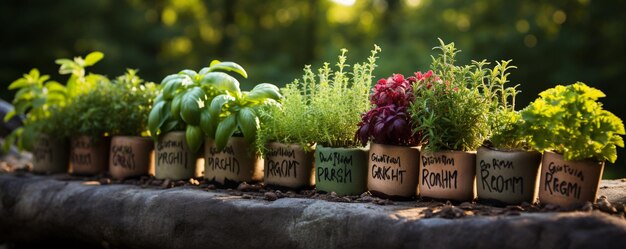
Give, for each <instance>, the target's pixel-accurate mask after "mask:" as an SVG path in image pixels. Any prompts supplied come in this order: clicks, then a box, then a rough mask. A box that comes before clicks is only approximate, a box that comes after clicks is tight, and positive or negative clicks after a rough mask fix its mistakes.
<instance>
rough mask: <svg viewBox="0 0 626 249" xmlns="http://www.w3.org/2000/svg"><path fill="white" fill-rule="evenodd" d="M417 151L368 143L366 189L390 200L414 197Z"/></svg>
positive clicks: (416, 179)
mask: <svg viewBox="0 0 626 249" xmlns="http://www.w3.org/2000/svg"><path fill="white" fill-rule="evenodd" d="M419 156H420V152H419V148H418V147H407V146H395V145H385V144H377V143H371V145H370V151H369V156H368V170H367V189H368V190H369V191H370V192H372V193H373V194H374V195H377V196H381V197H384V198H392V199H406V198H412V197H414V196H415V195H416V193H417V181H418V165H419Z"/></svg>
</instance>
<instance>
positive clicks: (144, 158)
mask: <svg viewBox="0 0 626 249" xmlns="http://www.w3.org/2000/svg"><path fill="white" fill-rule="evenodd" d="M152 153H154V143H153V142H152V140H151V139H150V138H148V137H139V136H114V137H113V138H112V139H111V151H110V152H109V172H110V173H111V176H112V177H113V178H116V179H124V178H128V177H133V176H142V175H148V173H149V172H150V167H154V157H152Z"/></svg>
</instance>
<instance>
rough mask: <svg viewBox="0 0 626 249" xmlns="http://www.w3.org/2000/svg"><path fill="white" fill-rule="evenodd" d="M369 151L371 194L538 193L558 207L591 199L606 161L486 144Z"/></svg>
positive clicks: (492, 200) (502, 199)
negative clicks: (494, 147) (430, 150)
mask: <svg viewBox="0 0 626 249" xmlns="http://www.w3.org/2000/svg"><path fill="white" fill-rule="evenodd" d="M369 155H370V158H369V163H368V165H369V166H368V168H369V172H368V185H367V186H368V189H369V190H370V191H371V192H373V193H376V194H379V195H382V196H387V197H392V198H410V197H413V196H416V195H419V196H421V197H422V198H431V199H439V200H451V201H457V202H462V201H471V200H473V199H474V198H475V197H477V198H478V201H479V202H483V203H488V204H493V205H506V204H519V203H522V202H528V203H533V202H534V200H535V199H536V198H537V196H538V197H539V201H540V202H541V203H544V204H555V205H559V206H572V205H580V204H582V203H585V202H587V201H591V202H593V201H594V200H595V196H596V193H597V190H598V184H599V182H600V179H601V177H602V170H603V168H604V163H600V162H595V161H591V160H580V161H566V160H564V158H563V156H562V155H560V154H556V153H553V152H545V153H544V154H543V157H542V155H541V154H540V153H538V152H527V151H497V150H491V149H488V148H484V147H481V148H479V149H478V151H477V152H461V151H448V152H439V153H421V154H420V151H419V148H417V147H401V146H392V145H380V144H372V146H371V148H370V154H369ZM540 165H542V166H540ZM539 173H540V176H541V177H540V180H539V181H537V175H538V174H539ZM537 190H538V191H537ZM537 192H538V193H537Z"/></svg>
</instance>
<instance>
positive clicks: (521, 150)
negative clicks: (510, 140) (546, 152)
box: [476, 145, 541, 154]
mask: <svg viewBox="0 0 626 249" xmlns="http://www.w3.org/2000/svg"><path fill="white" fill-rule="evenodd" d="M480 149H484V150H491V151H497V152H502V153H533V154H534V153H539V154H541V152H539V151H537V150H525V149H501V148H495V147H490V146H484V145H481V146H480V147H478V149H477V150H476V152H478V150H480Z"/></svg>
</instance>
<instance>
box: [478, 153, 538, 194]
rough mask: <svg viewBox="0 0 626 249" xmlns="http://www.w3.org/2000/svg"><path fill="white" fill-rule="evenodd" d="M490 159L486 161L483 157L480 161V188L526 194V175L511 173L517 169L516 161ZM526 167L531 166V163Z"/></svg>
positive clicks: (489, 190)
mask: <svg viewBox="0 0 626 249" xmlns="http://www.w3.org/2000/svg"><path fill="white" fill-rule="evenodd" d="M489 159H491V160H489ZM489 159H487V161H486V160H484V159H482V158H481V159H480V161H479V162H478V163H479V168H480V174H479V179H478V181H479V186H480V188H481V189H482V190H484V191H487V192H490V193H503V192H505V193H508V194H515V195H524V177H522V176H521V175H512V174H511V172H513V171H514V170H515V164H514V162H513V161H509V160H498V159H497V158H489ZM526 167H531V165H528V166H526ZM535 173H536V171H535ZM533 185H534V184H533Z"/></svg>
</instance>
